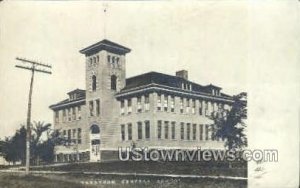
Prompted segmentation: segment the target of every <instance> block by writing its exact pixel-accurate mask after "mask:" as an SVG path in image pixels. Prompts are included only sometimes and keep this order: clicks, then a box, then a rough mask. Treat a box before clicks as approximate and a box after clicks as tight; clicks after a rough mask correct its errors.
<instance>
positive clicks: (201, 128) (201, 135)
mask: <svg viewBox="0 0 300 188" xmlns="http://www.w3.org/2000/svg"><path fill="white" fill-rule="evenodd" d="M199 126H200V127H199V128H200V129H199V139H200V140H203V124H200V125H199Z"/></svg>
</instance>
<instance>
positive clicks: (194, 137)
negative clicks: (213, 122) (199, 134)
mask: <svg viewBox="0 0 300 188" xmlns="http://www.w3.org/2000/svg"><path fill="white" fill-rule="evenodd" d="M196 126H197V125H196V124H193V140H196V131H197V127H196Z"/></svg>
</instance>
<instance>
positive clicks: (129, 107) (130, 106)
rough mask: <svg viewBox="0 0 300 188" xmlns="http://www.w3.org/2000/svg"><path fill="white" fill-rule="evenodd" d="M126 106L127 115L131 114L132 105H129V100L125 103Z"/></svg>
mask: <svg viewBox="0 0 300 188" xmlns="http://www.w3.org/2000/svg"><path fill="white" fill-rule="evenodd" d="M127 106H128V109H127V110H128V114H131V112H132V103H131V99H128V101H127Z"/></svg>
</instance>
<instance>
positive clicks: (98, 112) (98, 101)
mask: <svg viewBox="0 0 300 188" xmlns="http://www.w3.org/2000/svg"><path fill="white" fill-rule="evenodd" d="M96 115H97V116H99V115H100V100H99V99H97V100H96Z"/></svg>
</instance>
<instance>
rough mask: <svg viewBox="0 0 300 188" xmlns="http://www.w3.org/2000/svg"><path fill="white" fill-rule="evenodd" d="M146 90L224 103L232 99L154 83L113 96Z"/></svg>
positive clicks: (118, 96)
mask: <svg viewBox="0 0 300 188" xmlns="http://www.w3.org/2000/svg"><path fill="white" fill-rule="evenodd" d="M146 90H150V91H151V90H161V91H166V92H174V93H178V94H181V95H189V96H194V97H201V98H206V99H213V100H221V101H226V102H233V98H232V97H231V96H230V97H227V96H226V97H225V96H215V95H210V94H208V93H203V92H195V91H189V90H181V89H178V88H173V87H169V86H165V85H159V84H155V83H151V84H148V85H144V86H140V87H136V88H132V89H129V90H125V91H122V92H119V93H117V94H116V95H115V97H116V98H122V97H127V96H130V95H134V94H137V93H141V92H145V91H146Z"/></svg>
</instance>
